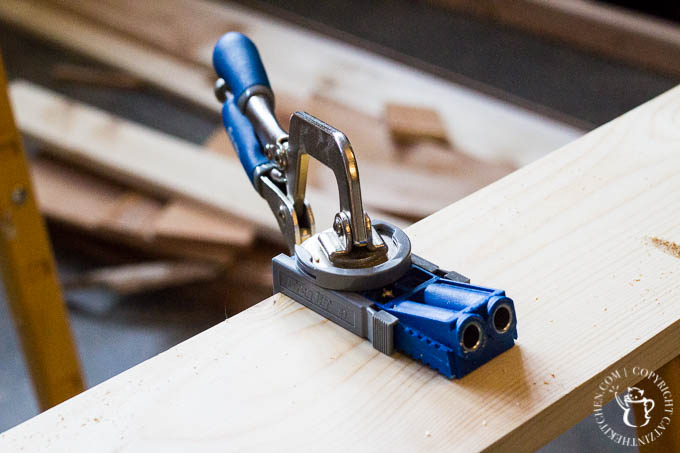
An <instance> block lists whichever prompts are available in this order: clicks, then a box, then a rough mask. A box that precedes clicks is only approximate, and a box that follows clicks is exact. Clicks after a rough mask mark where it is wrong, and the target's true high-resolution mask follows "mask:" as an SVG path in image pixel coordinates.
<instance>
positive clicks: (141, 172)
mask: <svg viewBox="0 0 680 453" xmlns="http://www.w3.org/2000/svg"><path fill="white" fill-rule="evenodd" d="M11 97H12V101H13V104H14V107H15V112H16V117H17V123H18V125H19V128H20V129H21V132H22V133H24V134H26V135H28V136H31V137H33V138H35V139H36V140H38V141H39V142H40V143H41V144H43V145H45V149H46V150H50V152H52V153H53V154H55V155H57V156H59V157H60V158H61V159H66V160H69V161H71V162H75V163H77V164H79V165H83V166H85V167H88V168H90V169H91V170H93V171H95V172H99V173H102V174H103V175H104V176H106V177H109V178H113V179H117V180H119V181H120V182H122V183H124V184H126V185H131V186H134V187H137V188H139V189H145V190H147V191H149V192H152V193H156V194H158V195H160V196H162V197H164V198H174V197H177V198H180V199H186V200H189V201H192V202H195V203H198V204H200V205H202V206H205V207H206V208H209V209H212V210H213V211H218V212H223V213H227V214H230V215H233V216H235V217H238V218H240V219H242V220H244V221H247V222H250V223H252V224H253V225H254V226H255V227H256V228H257V229H259V231H260V233H261V234H263V235H265V236H267V237H269V238H271V239H272V240H276V241H281V240H282V236H281V233H280V231H279V228H278V225H277V223H276V220H275V218H274V215H273V214H272V213H271V211H270V210H269V206H268V205H267V204H266V203H265V202H264V200H263V199H261V198H260V196H259V195H258V194H257V192H255V191H254V190H253V189H252V186H251V184H250V182H249V181H248V178H247V177H246V175H245V173H244V171H243V169H242V168H241V165H240V164H239V163H238V162H235V161H233V160H230V159H225V158H223V157H221V156H219V155H216V154H215V153H211V152H205V151H204V150H203V148H201V147H200V146H196V145H193V144H191V143H188V142H185V141H183V140H180V139H178V138H175V137H172V136H170V135H166V134H163V133H160V132H156V131H154V130H151V129H149V128H146V127H143V126H139V125H136V124H134V123H131V122H128V121H125V120H122V119H120V118H118V117H115V116H112V115H109V114H107V113H105V112H102V111H100V110H97V109H94V108H92V107H88V106H86V105H84V104H79V103H76V102H72V101H70V100H68V99H67V98H65V97H63V96H60V95H57V94H55V93H52V92H49V91H47V90H45V89H42V88H38V87H37V86H35V85H32V84H30V83H27V82H21V81H19V82H14V83H12V88H11ZM308 198H309V200H310V201H311V203H312V206H313V207H314V214H315V217H316V223H317V227H318V228H320V229H321V228H323V229H325V228H329V227H330V225H331V222H332V220H333V217H334V215H335V212H336V211H337V209H338V206H339V205H338V202H337V201H336V199H333V198H331V199H329V198H327V196H326V195H324V194H322V193H319V192H315V191H314V190H308ZM378 218H383V219H387V220H389V221H391V222H394V223H396V224H401V225H403V224H404V222H403V221H399V220H397V219H393V218H390V217H388V216H386V215H384V214H380V215H379V216H378Z"/></svg>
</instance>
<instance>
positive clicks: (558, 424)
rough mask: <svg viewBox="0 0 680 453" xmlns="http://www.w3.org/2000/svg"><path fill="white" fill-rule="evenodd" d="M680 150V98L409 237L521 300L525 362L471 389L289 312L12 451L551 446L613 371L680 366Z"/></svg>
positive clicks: (222, 335)
mask: <svg viewBox="0 0 680 453" xmlns="http://www.w3.org/2000/svg"><path fill="white" fill-rule="evenodd" d="M679 150H680V88H676V89H674V90H671V91H670V92H668V93H666V94H664V95H662V96H660V97H659V98H656V99H654V100H652V101H650V102H649V103H647V104H645V105H643V106H641V107H639V108H637V109H635V110H633V111H632V112H630V113H628V114H626V115H624V116H623V117H621V118H619V119H617V120H615V121H613V122H611V123H609V124H607V125H605V126H603V127H601V128H599V129H597V130H596V131H594V132H592V133H589V134H588V135H586V136H584V137H582V138H581V139H578V140H577V141H576V142H574V143H572V144H570V145H567V146H566V147H564V148H562V149H560V150H558V151H555V152H553V153H552V154H550V155H548V156H547V157H545V158H542V159H540V160H539V161H537V162H535V163H533V164H530V165H529V166H526V167H524V168H522V169H521V170H519V171H517V172H515V173H513V174H512V175H510V176H508V177H506V178H503V179H501V180H500V181H498V182H496V183H494V184H492V185H490V186H488V187H486V188H484V189H482V190H480V191H479V192H476V193H475V194H473V195H471V196H469V197H467V198H465V199H463V200H461V201H459V202H457V203H455V204H453V205H452V206H450V207H448V208H446V209H444V210H442V211H440V212H438V213H437V214H435V215H433V216H431V217H429V218H427V219H425V220H423V221H421V222H419V223H417V224H415V225H413V226H411V227H410V228H408V230H407V231H408V233H409V235H410V237H411V239H412V242H413V249H414V252H415V253H417V254H419V255H421V256H423V257H425V258H427V259H429V260H431V261H433V262H435V263H437V264H439V265H440V266H441V267H443V268H448V269H455V270H457V271H460V272H462V273H464V274H465V275H468V276H470V277H471V278H472V281H473V282H474V283H479V284H482V285H487V286H491V287H496V288H504V289H506V290H507V293H508V295H509V296H510V297H512V298H513V299H514V301H515V304H516V310H517V316H518V331H519V339H518V342H517V345H516V346H515V347H514V348H512V349H511V350H510V351H508V352H506V353H504V354H502V355H501V356H499V357H497V358H495V359H493V360H492V361H491V362H490V363H488V364H486V365H484V366H482V367H481V368H479V369H477V370H476V371H474V372H472V373H471V374H469V375H468V376H466V377H465V378H463V379H461V380H448V379H445V378H444V377H442V376H440V375H438V374H437V373H436V372H434V371H432V370H430V369H429V368H427V367H425V366H423V365H421V364H420V363H417V362H415V361H413V360H411V359H409V358H407V357H404V356H401V355H399V354H397V355H395V356H392V357H388V356H385V355H382V354H380V353H378V352H377V351H376V350H374V349H373V348H372V347H371V345H370V344H369V343H368V342H367V341H364V340H362V339H360V338H358V337H356V336H354V335H352V334H350V333H349V332H347V331H345V330H343V329H342V328H340V327H338V326H336V325H334V324H333V323H331V322H329V321H326V320H324V319H323V318H321V317H320V316H319V315H317V314H316V313H314V312H312V311H310V310H308V309H306V308H304V307H302V306H301V305H299V304H297V303H295V302H293V301H292V300H290V299H289V298H287V297H284V296H280V295H277V296H274V297H271V298H269V299H267V300H265V301H263V302H261V303H260V304H258V305H256V306H255V307H253V308H251V309H248V310H246V311H245V312H242V313H241V314H239V315H237V316H235V317H233V318H231V319H228V320H226V321H225V322H223V323H221V324H219V325H217V326H215V327H213V328H212V329H209V330H208V331H206V332H204V333H202V334H200V335H197V336H196V337H194V338H192V339H190V340H188V341H186V342H184V343H182V344H180V345H179V346H177V347H174V348H172V349H170V350H169V351H167V352H165V353H162V354H160V355H158V356H157V357H155V358H153V359H150V360H148V361H146V362H144V363H142V364H141V365H139V366H136V367H134V368H132V369H130V370H128V371H126V372H124V373H122V374H120V375H119V376H116V377H114V378H112V379H110V380H109V381H106V382H104V383H103V384H101V385H98V386H96V387H94V388H93V389H91V390H88V391H86V392H85V393H83V394H81V395H79V396H77V397H75V398H73V399H71V400H69V401H67V402H65V403H63V404H61V405H59V406H56V407H54V408H53V409H51V410H49V411H47V412H45V413H43V414H41V415H39V416H37V417H35V418H33V419H31V420H29V421H27V422H25V423H23V424H21V425H19V426H18V427H16V428H13V429H11V430H9V431H7V432H5V433H3V434H0V451H3V452H9V451H19V450H21V449H23V450H25V451H50V452H55V451H92V450H93V449H96V450H97V451H126V452H127V451H145V452H146V451H163V452H169V451H187V450H191V451H199V450H200V451H220V452H222V451H249V450H276V451H291V450H298V449H300V448H302V447H304V448H302V449H303V450H306V451H312V450H314V451H437V450H439V451H451V450H465V451H470V450H479V449H483V448H486V447H495V448H496V449H499V450H503V451H510V450H513V449H521V450H526V449H533V448H536V447H539V446H541V445H543V444H545V443H546V442H548V441H549V440H550V439H552V438H554V437H555V436H557V435H558V434H560V433H561V432H563V431H564V430H566V429H567V428H569V427H570V426H572V425H573V424H574V423H576V422H577V421H579V420H580V419H582V418H583V417H585V416H587V415H588V414H589V412H590V410H591V409H592V403H593V397H594V395H595V392H596V387H597V384H598V382H599V381H600V379H601V378H602V377H603V376H605V375H606V374H607V373H609V372H610V371H611V370H613V369H615V368H620V367H623V366H631V367H632V366H640V367H646V368H648V369H657V368H659V367H660V366H662V365H663V364H664V363H666V362H668V361H669V360H671V359H672V358H673V357H675V356H676V355H678V354H679V353H680V341H678V339H680V321H679V320H680V304H678V303H677V294H678V291H680V278H679V274H678V273H679V272H680V266H679V265H680V261H679V259H680V246H678V245H677V244H678V243H680V196H678V194H680V178H678V177H677V175H678V173H679V172H680V152H679ZM634 381H635V377H634V376H628V377H627V378H625V379H624V381H622V382H621V384H622V385H630V384H632V383H633V382H634ZM610 396H613V395H610Z"/></svg>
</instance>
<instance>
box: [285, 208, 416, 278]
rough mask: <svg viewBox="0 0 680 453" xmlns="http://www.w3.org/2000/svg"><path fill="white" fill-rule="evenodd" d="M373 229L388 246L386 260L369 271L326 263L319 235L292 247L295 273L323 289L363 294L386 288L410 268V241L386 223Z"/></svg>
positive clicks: (327, 260)
mask: <svg viewBox="0 0 680 453" xmlns="http://www.w3.org/2000/svg"><path fill="white" fill-rule="evenodd" d="M373 228H374V229H375V231H376V232H377V233H378V234H380V236H381V237H382V239H383V241H384V242H385V244H386V245H387V260H386V261H385V262H383V263H381V264H378V265H375V266H368V267H346V266H343V267H339V266H336V265H334V264H333V263H332V262H331V261H330V260H329V259H328V256H327V254H326V253H325V251H324V250H323V247H322V245H321V243H320V241H319V235H320V234H323V232H322V233H318V234H315V235H314V236H312V237H311V238H309V239H307V240H306V241H304V242H303V243H302V244H301V245H296V246H295V260H296V262H297V266H298V269H300V270H301V271H302V272H305V273H306V274H308V275H310V276H312V277H314V278H315V279H316V284H317V285H318V286H320V287H322V288H327V289H333V290H339V291H365V290H369V289H375V288H380V287H382V286H386V285H389V284H390V283H392V282H394V281H396V280H398V279H399V278H400V277H401V276H403V275H404V274H405V273H406V272H407V271H408V270H409V268H410V267H411V241H410V240H409V238H408V236H407V235H406V233H404V232H403V231H402V230H401V229H399V228H397V227H396V226H394V225H392V224H389V223H387V222H382V221H375V222H374V223H373Z"/></svg>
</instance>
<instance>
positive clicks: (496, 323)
mask: <svg viewBox="0 0 680 453" xmlns="http://www.w3.org/2000/svg"><path fill="white" fill-rule="evenodd" d="M511 324H512V312H511V311H510V307H508V306H507V305H501V306H500V307H498V308H497V309H496V311H494V313H493V327H494V329H496V332H498V333H505V332H507V331H508V329H509V328H510V325H511Z"/></svg>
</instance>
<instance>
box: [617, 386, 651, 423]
mask: <svg viewBox="0 0 680 453" xmlns="http://www.w3.org/2000/svg"><path fill="white" fill-rule="evenodd" d="M644 395H645V391H644V390H642V389H640V388H638V387H628V391H627V392H626V394H625V395H623V397H622V396H621V394H619V393H615V394H614V398H615V399H616V402H617V403H618V405H619V407H620V408H621V409H622V410H623V423H625V424H626V425H627V426H630V427H631V428H641V427H643V426H647V424H648V423H649V421H650V420H651V418H652V416H651V412H652V410H654V400H653V399H651V398H647V397H645V396H644ZM636 407H637V408H638V409H639V410H638V411H637V412H638V413H639V414H644V417H643V419H642V420H636V419H635V409H634V408H636Z"/></svg>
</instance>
